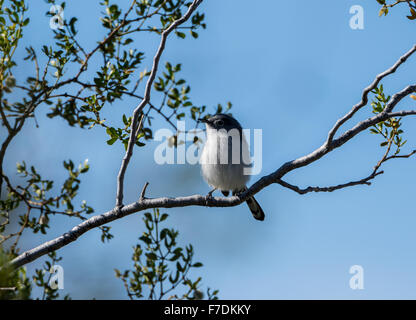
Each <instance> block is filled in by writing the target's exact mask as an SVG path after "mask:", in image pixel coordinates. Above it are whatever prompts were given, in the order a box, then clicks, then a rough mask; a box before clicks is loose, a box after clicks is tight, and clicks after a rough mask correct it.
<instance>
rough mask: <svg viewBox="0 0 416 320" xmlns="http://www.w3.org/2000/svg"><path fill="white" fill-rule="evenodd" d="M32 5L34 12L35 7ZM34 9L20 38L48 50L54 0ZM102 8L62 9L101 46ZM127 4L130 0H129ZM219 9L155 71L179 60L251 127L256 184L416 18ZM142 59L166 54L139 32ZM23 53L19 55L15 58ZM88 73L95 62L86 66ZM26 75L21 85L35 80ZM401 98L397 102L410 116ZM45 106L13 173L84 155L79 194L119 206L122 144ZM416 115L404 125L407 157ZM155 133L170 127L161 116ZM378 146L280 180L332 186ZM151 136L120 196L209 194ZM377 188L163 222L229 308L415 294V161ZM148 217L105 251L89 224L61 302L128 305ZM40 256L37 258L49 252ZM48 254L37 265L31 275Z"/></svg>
mask: <svg viewBox="0 0 416 320" xmlns="http://www.w3.org/2000/svg"><path fill="white" fill-rule="evenodd" d="M35 2H36V5H35ZM35 2H31V3H30V16H31V24H30V25H29V28H28V30H27V31H26V34H25V36H26V38H25V44H32V45H33V46H34V47H35V48H37V49H39V48H40V47H41V45H42V44H43V43H44V42H50V39H51V38H52V31H51V30H50V29H49V18H48V17H46V16H45V15H44V12H46V11H47V10H48V5H47V4H45V2H43V1H40V0H37V1H35ZM97 3H98V1H68V3H67V7H66V11H65V14H66V15H67V16H68V17H69V16H73V15H76V16H77V17H78V19H79V22H78V28H79V30H80V32H79V35H80V42H81V43H82V44H84V45H86V47H87V48H92V47H93V46H94V45H95V43H96V41H97V40H100V39H101V38H102V36H103V30H102V28H101V27H100V23H99V21H98V17H99V7H98V5H97ZM119 3H120V5H123V4H124V5H125V6H127V3H128V1H120V2H119ZM236 3H237V2H236V1H212V0H205V1H204V3H203V4H202V5H201V7H200V10H202V11H203V12H204V13H205V14H206V22H207V29H206V30H205V31H202V32H200V37H199V38H198V39H197V40H193V39H188V38H187V39H186V40H178V39H173V38H172V39H169V40H168V45H167V49H166V51H165V52H164V54H163V56H162V59H161V62H162V63H164V62H166V61H171V62H172V63H182V65H183V68H182V70H183V71H182V73H181V75H182V77H183V78H185V79H186V80H187V81H188V82H189V83H190V84H191V87H192V91H191V98H192V101H193V102H194V103H195V104H197V105H202V104H205V105H207V106H210V107H211V106H212V110H211V111H214V106H215V105H216V104H217V103H224V102H226V101H231V102H232V103H233V106H234V107H233V110H232V112H233V114H234V116H236V117H237V118H238V119H239V120H240V122H241V123H242V125H243V126H244V127H246V128H260V129H262V130H263V170H262V172H261V174H260V175H259V176H257V177H253V178H252V182H253V181H255V180H256V179H257V178H259V177H260V176H262V175H265V174H268V173H270V172H272V171H274V170H276V169H277V168H278V167H279V166H280V165H281V164H283V163H284V162H286V161H288V160H292V159H295V158H297V157H300V156H303V155H305V154H307V153H309V152H311V151H313V150H314V149H316V148H317V147H319V146H320V145H321V144H322V143H323V141H324V139H325V138H326V136H327V133H328V131H329V130H330V128H331V127H332V126H333V124H334V123H335V121H336V120H337V119H338V118H339V117H341V116H342V115H344V114H345V113H346V112H348V111H349V110H350V108H351V107H352V105H354V104H355V103H357V102H358V101H359V100H360V97H361V93H362V90H363V89H364V88H365V87H366V86H367V85H368V84H369V83H370V82H372V81H373V79H374V77H375V76H376V75H377V74H378V73H380V72H382V71H384V70H385V69H387V68H389V67H390V66H391V65H392V64H393V63H394V62H395V61H396V60H397V59H398V58H399V57H400V56H401V55H402V54H404V53H405V52H406V51H408V50H409V49H410V48H411V47H412V46H413V45H414V34H415V29H416V24H415V22H412V21H410V20H407V19H406V18H405V14H407V11H406V10H405V9H404V8H403V9H401V8H397V9H396V10H393V11H392V12H391V14H389V15H388V16H387V17H383V18H379V17H378V10H379V5H378V4H377V2H376V1H365V2H364V1H361V2H360V1H346V0H340V1H325V2H324V1H320V2H316V1H315V2H311V1H295V0H294V1H261V2H256V5H253V3H254V2H252V1H239V2H238V5H236ZM356 4H360V5H362V6H363V8H364V18H365V25H364V27H365V28H364V30H352V29H351V28H350V27H349V19H350V18H351V14H349V9H350V7H351V6H352V5H356ZM135 43H136V44H137V45H138V48H139V49H144V50H145V51H146V57H147V59H146V60H145V61H144V66H147V68H148V69H149V67H150V64H151V60H150V58H151V57H152V54H153V52H154V51H155V49H156V46H157V45H158V38H157V37H155V36H144V37H143V38H137V40H136V42H135ZM24 54H25V52H24V51H23V48H22V49H21V51H20V52H17V55H18V56H17V58H16V60H18V59H19V57H20V59H21V57H23V56H24ZM90 67H93V65H91V66H90ZM415 67H416V57H412V58H411V59H410V60H409V61H408V62H407V63H406V64H405V65H404V66H403V67H402V68H400V69H399V70H398V72H397V73H395V74H394V75H393V76H390V77H389V78H388V79H386V80H385V81H383V83H384V87H385V91H386V92H387V93H390V94H391V93H395V92H397V91H398V90H400V89H402V88H404V87H405V86H407V85H409V84H412V83H414V82H412V80H413V81H414V73H415ZM28 70H29V69H28V68H24V69H20V70H17V71H16V77H25V76H27V75H28ZM136 103H137V101H134V100H125V101H122V102H117V103H116V104H114V105H113V106H110V107H109V108H108V109H107V110H106V117H107V119H108V120H109V121H111V120H114V121H115V122H119V121H120V119H121V116H120V115H121V114H123V113H130V112H132V110H133V109H134V107H135V105H136ZM414 104H415V102H414V100H411V99H407V100H404V101H403V102H402V103H401V104H400V105H399V106H398V109H400V108H411V107H412V105H413V108H414ZM46 113H47V106H43V107H42V108H41V110H39V111H37V119H38V122H39V125H40V128H35V125H34V123H33V122H32V123H28V124H27V125H26V127H25V129H24V132H23V133H22V134H21V135H20V136H19V137H18V138H16V144H15V145H13V146H12V147H11V148H10V150H9V154H8V155H7V157H6V170H7V171H8V172H12V170H14V167H15V163H16V162H17V161H21V160H22V159H26V161H27V162H28V163H31V164H33V165H35V166H36V167H37V168H38V169H39V171H40V172H43V174H44V175H47V176H49V177H57V178H58V180H59V179H63V176H62V169H61V167H62V165H61V163H62V161H63V160H65V159H68V158H71V159H73V160H74V162H81V161H83V160H84V159H86V158H88V159H89V161H90V164H91V170H90V171H89V173H88V174H87V175H86V176H85V178H84V180H83V183H82V185H81V190H80V193H79V198H78V199H79V201H80V200H82V199H86V200H88V202H89V203H90V204H91V205H92V206H93V207H94V208H95V209H96V213H97V214H98V213H101V212H105V211H107V210H109V209H111V208H112V207H113V206H114V203H115V191H116V176H117V172H118V169H119V167H120V161H121V159H122V156H123V147H122V146H117V145H114V146H113V147H109V146H107V144H106V143H105V141H106V140H107V135H106V133H105V132H104V130H101V129H100V128H97V129H94V130H80V129H77V128H69V127H68V126H66V124H65V123H64V122H63V121H62V120H60V119H54V120H52V121H51V120H50V119H48V118H47V117H46V116H45V114H46ZM369 114H370V109H369V107H367V108H364V109H363V110H362V111H360V112H359V113H358V114H357V116H356V117H355V118H354V120H353V121H352V122H350V123H348V124H347V125H346V126H344V127H342V128H343V130H345V129H347V128H349V127H351V126H353V125H354V124H355V123H356V122H357V121H359V120H360V119H364V118H365V117H367V116H368V115H369ZM413 121H414V119H412V118H408V119H406V120H405V121H404V129H405V132H406V137H407V138H408V140H409V142H408V145H407V146H406V148H405V150H404V151H410V150H413V149H412V147H414V145H415V143H416V141H414V139H413V137H414V136H415V133H416V132H415V126H414V125H413V124H412V122H413ZM155 126H156V128H160V127H164V126H166V125H165V124H164V123H163V121H156V124H155ZM379 142H380V140H379V138H378V137H376V136H374V135H371V134H369V133H368V132H365V133H362V134H360V135H358V136H357V137H356V138H355V139H353V141H350V142H349V143H347V144H346V145H344V146H343V147H342V148H340V149H338V150H336V151H334V152H332V153H331V154H329V155H327V156H326V157H324V158H322V159H321V160H319V161H317V162H316V163H314V164H312V165H310V166H308V167H306V168H301V169H298V170H296V171H294V172H292V173H290V174H288V175H287V176H286V178H285V179H286V180H287V181H289V182H291V183H293V184H298V185H300V186H302V187H306V186H309V185H313V186H315V185H319V186H326V185H334V184H339V183H343V182H346V181H351V180H355V179H359V178H362V177H365V176H367V175H368V174H369V173H370V172H371V171H372V169H373V166H374V165H375V164H376V162H377V161H378V160H379V159H380V157H381V156H382V152H383V150H382V148H380V147H379ZM156 146H157V144H156V143H150V144H149V145H148V148H145V149H136V151H135V154H134V157H133V159H132V161H131V165H130V167H129V169H128V176H127V177H126V187H125V189H126V194H125V199H126V202H132V201H134V200H135V199H137V197H138V194H139V192H140V189H141V187H142V186H143V184H144V183H145V182H146V181H149V182H150V186H149V188H148V196H149V197H158V196H179V195H190V194H195V193H201V194H205V193H207V192H208V190H209V187H208V186H207V185H206V184H205V182H203V181H202V178H201V177H200V173H199V168H198V167H197V166H190V165H171V166H167V165H166V166H159V165H157V164H156V163H155V162H154V160H153V151H154V148H155V147H156ZM384 170H385V174H384V175H381V176H379V177H377V179H376V180H375V181H374V183H373V185H372V186H370V187H368V186H357V187H353V188H349V189H345V190H340V191H337V192H334V193H318V194H307V195H303V196H301V195H298V194H296V193H294V192H293V191H290V190H287V189H284V188H283V187H281V186H279V185H271V186H270V187H268V188H266V189H264V190H262V191H261V192H260V193H259V194H258V195H257V196H256V198H257V200H258V201H259V202H260V203H261V205H262V207H263V209H264V211H265V213H266V220H265V221H264V222H263V223H260V222H258V221H255V220H254V219H253V218H252V217H251V215H250V212H249V211H248V209H247V208H246V206H245V205H242V206H239V207H235V208H200V207H187V208H178V209H169V210H163V209H162V211H164V212H168V213H169V214H170V218H169V219H168V223H169V225H171V226H173V227H175V228H177V229H179V230H180V241H181V242H182V243H183V244H187V243H192V244H193V245H194V248H195V251H196V259H197V260H198V261H202V262H203V263H204V267H203V268H201V269H199V270H198V271H197V272H195V273H194V276H195V277H196V276H198V275H201V276H202V277H203V286H204V287H205V286H210V287H212V288H216V289H219V290H220V294H219V296H220V298H223V299H386V298H392V299H396V298H401V299H415V298H416V293H415V292H416V291H415V290H414V288H415V287H416V251H415V250H414V247H415V243H416V233H415V232H414V229H415V226H416V212H415V209H414V208H415V207H414V198H413V197H414V195H415V181H416V171H415V161H414V159H410V160H398V161H396V162H393V161H392V162H390V163H387V164H386V165H385V167H384ZM141 216H142V214H141V213H137V214H134V215H131V216H129V217H126V218H125V219H121V220H119V221H115V222H113V223H112V224H111V227H112V233H113V234H114V235H115V238H114V239H113V240H111V241H110V242H109V243H106V244H102V243H101V242H100V240H99V235H100V233H99V231H96V230H93V231H90V232H88V233H87V234H85V235H84V236H82V237H81V238H80V239H79V240H78V241H76V242H75V243H72V244H70V245H68V246H66V247H64V248H62V249H61V250H60V251H59V254H60V255H62V256H63V257H64V259H63V261H62V262H61V265H62V266H63V267H64V270H65V290H64V291H65V293H70V294H71V296H72V297H73V298H78V299H85V298H92V297H95V298H110V299H111V298H126V296H125V294H124V288H123V286H122V283H121V282H120V281H119V280H118V279H116V278H115V277H114V271H113V269H114V268H118V269H120V270H124V269H126V268H129V267H130V265H131V260H130V257H131V254H132V246H133V245H134V244H135V243H136V242H137V238H138V237H139V236H140V233H141V232H142V231H143V226H142V224H141ZM75 223H76V221H75V220H69V219H61V218H56V220H53V222H52V228H51V231H50V233H48V235H47V236H41V237H39V236H36V237H33V236H31V237H25V238H23V239H22V247H23V249H29V248H32V247H34V246H36V245H39V244H40V243H42V242H44V241H46V240H50V239H52V238H53V237H55V236H59V235H61V234H62V233H63V232H65V231H67V230H69V229H70V228H71V227H73V226H74V224H75ZM41 260H42V259H41ZM41 260H39V261H37V262H35V263H33V264H30V265H28V270H29V272H31V271H33V270H34V268H35V267H38V266H39V265H40V263H41V262H42V261H41ZM356 264H358V265H361V266H363V268H364V287H365V288H364V290H351V289H350V288H349V279H350V277H351V275H350V274H349V272H348V271H349V268H350V267H351V266H352V265H356Z"/></svg>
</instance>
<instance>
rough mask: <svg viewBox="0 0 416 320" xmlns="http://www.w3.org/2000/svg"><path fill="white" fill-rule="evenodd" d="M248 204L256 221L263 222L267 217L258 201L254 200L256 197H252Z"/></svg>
mask: <svg viewBox="0 0 416 320" xmlns="http://www.w3.org/2000/svg"><path fill="white" fill-rule="evenodd" d="M246 203H247V205H248V207H249V208H250V211H251V214H252V215H253V217H254V219H256V220H260V221H263V220H264V217H265V215H264V212H263V209H262V208H261V207H260V205H259V203H258V202H257V200H256V199H254V197H250V198H248V199H247V201H246Z"/></svg>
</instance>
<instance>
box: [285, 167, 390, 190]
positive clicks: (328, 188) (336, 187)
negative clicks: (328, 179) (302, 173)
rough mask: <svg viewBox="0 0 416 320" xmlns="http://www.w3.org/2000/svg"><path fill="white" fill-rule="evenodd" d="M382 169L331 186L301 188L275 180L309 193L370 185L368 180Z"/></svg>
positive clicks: (291, 188) (292, 188)
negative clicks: (366, 175) (357, 178)
mask: <svg viewBox="0 0 416 320" xmlns="http://www.w3.org/2000/svg"><path fill="white" fill-rule="evenodd" d="M383 173H384V171H378V172H373V173H372V174H371V175H369V176H368V177H366V178H364V179H361V180H357V181H351V182H348V183H343V184H339V185H336V186H331V187H307V188H305V189H301V188H299V187H298V186H295V185H292V184H290V183H288V182H286V181H283V180H281V179H278V180H277V183H278V184H280V185H281V186H283V187H285V188H288V189H290V190H293V191H295V192H297V193H299V194H305V193H309V192H332V191H335V190H339V189H344V188H347V187H352V186H357V185H360V184H365V185H367V186H369V185H371V182H370V180H372V179H374V178H375V177H376V176H378V175H380V174H383Z"/></svg>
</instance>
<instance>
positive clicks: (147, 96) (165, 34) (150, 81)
mask: <svg viewBox="0 0 416 320" xmlns="http://www.w3.org/2000/svg"><path fill="white" fill-rule="evenodd" d="M201 2H202V0H194V1H193V2H192V4H191V5H190V6H189V8H188V11H187V12H186V13H185V14H184V15H183V16H182V17H181V18H179V19H178V20H175V21H174V22H173V23H172V24H171V25H170V26H169V27H168V28H167V29H166V30H165V31H163V32H162V36H161V40H160V44H159V48H158V49H157V52H156V55H155V56H154V58H153V66H152V70H151V72H150V76H149V78H148V79H147V83H146V87H145V93H144V97H143V100H142V101H141V102H140V104H139V105H138V106H137V107H136V109H135V110H134V112H133V119H132V122H131V132H130V138H129V143H128V145H127V150H126V153H125V155H124V158H123V160H122V162H121V167H120V171H119V173H118V176H117V196H116V206H117V207H122V206H123V196H124V190H123V189H124V175H125V173H126V169H127V166H128V165H129V162H130V159H131V157H132V155H133V147H134V145H135V142H136V136H135V133H136V131H137V123H138V118H139V114H140V113H141V112H142V110H143V109H144V107H145V106H146V105H147V104H148V102H149V101H150V91H151V88H152V85H153V81H154V79H155V77H156V73H157V69H158V67H159V60H160V57H161V56H162V53H163V50H164V49H165V44H166V39H167V37H168V35H169V34H170V33H171V32H172V31H173V30H174V29H175V28H176V27H178V26H179V25H181V24H182V23H184V22H185V21H186V20H188V19H189V17H190V16H191V15H192V13H193V12H194V11H195V9H196V8H197V7H198V6H199V5H200V4H201Z"/></svg>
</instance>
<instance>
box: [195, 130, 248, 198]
mask: <svg viewBox="0 0 416 320" xmlns="http://www.w3.org/2000/svg"><path fill="white" fill-rule="evenodd" d="M239 144H240V141H239V139H232V138H231V137H230V136H229V135H227V133H225V132H222V131H221V130H220V131H216V130H210V129H208V130H207V141H206V143H205V146H204V149H203V151H202V155H201V159H200V162H201V171H202V176H203V178H204V180H205V181H206V182H207V183H208V184H209V185H210V186H212V187H214V188H217V189H219V190H239V189H241V188H243V187H244V186H245V185H246V183H247V181H248V180H249V179H250V176H249V175H247V174H244V173H246V172H245V170H244V168H246V171H247V165H245V164H244V163H243V161H242V157H241V154H242V152H247V153H248V145H247V142H246V140H245V138H244V136H243V139H242V145H241V150H240V148H239ZM233 153H234V160H233ZM233 162H234V163H233Z"/></svg>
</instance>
